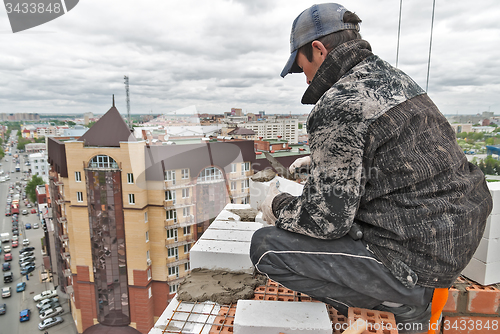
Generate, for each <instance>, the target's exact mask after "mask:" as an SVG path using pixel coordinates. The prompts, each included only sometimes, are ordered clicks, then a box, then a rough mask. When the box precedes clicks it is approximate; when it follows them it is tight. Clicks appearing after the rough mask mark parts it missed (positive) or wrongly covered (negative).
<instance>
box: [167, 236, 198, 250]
mask: <svg viewBox="0 0 500 334" xmlns="http://www.w3.org/2000/svg"><path fill="white" fill-rule="evenodd" d="M169 241H170V242H169ZM194 242H195V240H194V239H193V237H191V236H189V237H187V238H186V239H184V240H180V241H179V239H177V240H175V239H165V247H166V248H170V247H182V246H184V245H187V244H192V243H194Z"/></svg>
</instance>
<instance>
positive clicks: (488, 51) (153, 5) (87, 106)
mask: <svg viewBox="0 0 500 334" xmlns="http://www.w3.org/2000/svg"><path fill="white" fill-rule="evenodd" d="M432 2H433V1H432V0H403V11H402V25H401V39H400V51H399V64H398V65H399V66H398V67H399V68H400V69H402V70H403V71H405V72H406V73H408V74H409V75H410V76H411V77H413V79H415V80H416V81H417V83H418V84H419V85H420V86H421V87H423V88H424V89H425V86H426V77H427V60H428V52H429V40H430V30H431V17H432ZM314 3H317V2H316V1H307V0H179V1H173V0H162V1H160V0H156V1H154V0H142V1H136V0H135V1H131V0H119V1H118V0H106V1H102V0H99V1H98V0H82V1H80V2H79V3H78V5H77V6H76V7H75V8H74V9H73V10H71V11H70V12H68V13H67V14H65V15H63V16H61V17H59V18H57V19H55V20H53V21H51V22H48V23H46V24H44V25H41V26H38V27H35V28H32V29H29V30H26V31H22V32H18V33H15V34H13V33H12V30H11V28H10V24H9V20H8V18H7V14H6V11H5V9H0V45H1V51H0V112H6V113H17V112H37V113H83V112H93V113H95V114H101V113H104V112H106V111H107V110H108V109H109V108H110V106H111V95H112V94H115V100H116V106H117V108H118V110H119V111H120V112H121V113H123V114H125V113H126V111H127V110H126V98H125V88H124V84H123V81H124V80H123V76H124V75H128V76H129V77H130V99H131V112H132V113H149V112H151V111H152V112H153V113H154V114H164V113H171V112H173V111H175V110H177V109H181V108H184V107H187V106H191V105H194V106H196V109H197V110H198V112H200V113H203V112H207V113H223V112H225V111H230V109H231V108H232V107H235V108H242V109H243V111H245V112H258V111H260V110H265V111H266V113H289V112H292V113H308V112H309V111H310V109H311V106H303V105H301V104H300V99H301V97H302V94H303V92H304V90H305V89H306V87H307V85H306V81H305V76H304V75H303V74H302V73H300V74H293V75H288V76H287V77H286V78H284V79H283V78H281V77H280V76H279V74H280V72H281V70H282V68H283V66H284V64H285V62H286V60H287V59H288V56H289V34H290V29H291V24H292V22H293V20H294V19H295V17H296V16H297V15H298V14H300V12H301V11H303V10H304V9H306V8H308V7H309V6H310V5H312V4H314ZM341 4H342V5H344V6H345V7H346V8H347V9H348V10H350V11H353V12H355V13H356V14H358V16H359V17H360V18H361V19H362V20H363V23H362V24H361V31H360V32H361V34H362V36H363V38H364V39H366V40H367V41H368V42H370V44H371V45H372V49H373V52H374V53H375V54H377V55H379V56H380V57H381V58H382V59H384V60H386V61H388V62H389V63H391V64H392V65H395V63H396V51H397V36H398V19H399V8H400V7H399V5H400V1H399V0H344V1H343V2H341ZM499 17H500V1H498V0H479V1H475V2H471V1H465V0H436V12H435V22H434V35H433V45H432V58H431V70H430V80H429V89H428V94H429V96H430V97H431V98H432V99H433V100H434V102H435V103H436V104H437V105H438V107H439V108H440V110H441V112H442V113H443V114H475V113H478V112H483V111H488V110H490V111H492V112H495V113H496V114H500V20H499Z"/></svg>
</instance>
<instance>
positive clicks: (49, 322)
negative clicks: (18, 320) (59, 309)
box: [38, 317, 64, 331]
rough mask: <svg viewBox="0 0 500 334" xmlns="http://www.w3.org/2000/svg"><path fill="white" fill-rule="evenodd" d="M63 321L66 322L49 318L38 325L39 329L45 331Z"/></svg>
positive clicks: (57, 318)
mask: <svg viewBox="0 0 500 334" xmlns="http://www.w3.org/2000/svg"><path fill="white" fill-rule="evenodd" d="M63 321H64V320H63V318H61V317H53V318H47V319H45V320H44V321H42V322H41V323H39V324H38V329H39V330H41V331H43V330H44V329H47V328H49V327H52V326H55V325H57V324H60V323H61V322H63Z"/></svg>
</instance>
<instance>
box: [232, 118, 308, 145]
mask: <svg viewBox="0 0 500 334" xmlns="http://www.w3.org/2000/svg"><path fill="white" fill-rule="evenodd" d="M238 127H240V128H247V129H250V130H253V131H254V132H255V134H256V137H262V138H266V139H277V138H282V139H284V140H286V141H288V142H289V143H291V144H296V143H298V142H299V121H298V119H296V118H277V119H268V120H267V121H258V122H246V123H239V124H238Z"/></svg>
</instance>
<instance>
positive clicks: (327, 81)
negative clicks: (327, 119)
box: [301, 39, 373, 104]
mask: <svg viewBox="0 0 500 334" xmlns="http://www.w3.org/2000/svg"><path fill="white" fill-rule="evenodd" d="M371 50H372V48H371V46H370V44H369V43H368V42H367V41H365V40H362V39H356V40H352V41H348V42H345V43H343V44H340V45H339V46H337V47H336V48H335V49H333V50H332V51H331V52H330V53H328V56H327V57H326V59H325V60H324V61H323V63H322V64H321V66H320V67H319V68H318V71H317V72H316V75H315V76H314V78H313V80H312V82H311V84H310V85H309V87H308V88H307V90H306V92H305V93H304V96H302V101H301V102H302V104H316V102H318V100H319V99H320V97H321V96H323V94H324V93H325V92H326V91H327V90H329V89H330V88H331V87H332V86H333V85H334V84H335V83H336V82H337V81H338V80H339V79H340V78H341V77H342V76H343V75H344V74H345V73H346V72H347V71H349V70H350V69H351V68H353V67H354V66H356V65H357V64H359V63H360V62H361V61H363V60H364V59H365V58H367V57H370V56H372V55H373V53H372V52H371Z"/></svg>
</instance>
